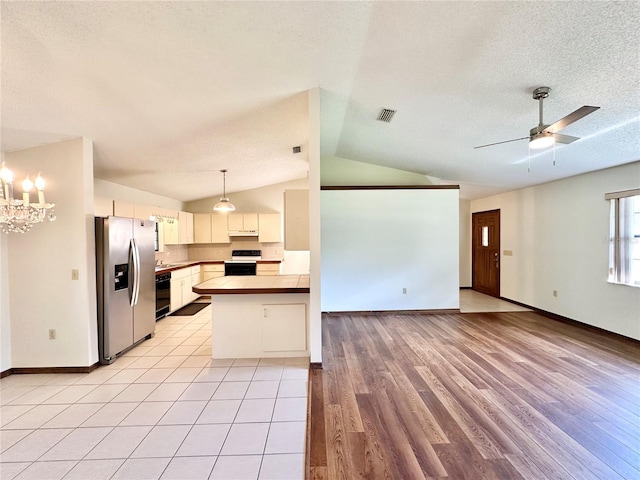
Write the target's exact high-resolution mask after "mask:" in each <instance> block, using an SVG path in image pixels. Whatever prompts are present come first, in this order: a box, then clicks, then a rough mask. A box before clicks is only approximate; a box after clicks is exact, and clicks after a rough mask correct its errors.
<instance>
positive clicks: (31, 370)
mask: <svg viewBox="0 0 640 480" xmlns="http://www.w3.org/2000/svg"><path fill="white" fill-rule="evenodd" d="M99 366H100V364H99V363H94V364H93V365H89V366H88V367H15V368H9V369H7V370H5V371H4V372H0V378H4V377H8V376H9V375H26V374H35V373H90V372H92V371H93V370H95V369H96V368H98V367H99Z"/></svg>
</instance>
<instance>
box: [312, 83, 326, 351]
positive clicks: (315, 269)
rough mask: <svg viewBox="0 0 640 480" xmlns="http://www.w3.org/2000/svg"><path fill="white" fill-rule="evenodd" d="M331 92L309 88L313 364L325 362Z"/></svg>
mask: <svg viewBox="0 0 640 480" xmlns="http://www.w3.org/2000/svg"><path fill="white" fill-rule="evenodd" d="M326 94H327V92H325V91H322V90H320V88H313V89H311V90H309V257H310V258H309V281H310V292H309V351H310V354H311V358H310V361H311V363H322V310H321V305H320V301H321V298H322V291H321V287H322V285H321V274H320V267H321V266H320V166H321V164H320V158H321V153H322V152H321V150H320V125H322V124H324V122H323V120H325V118H324V117H323V115H324V114H323V111H322V110H321V109H320V102H321V99H322V98H323V97H324V96H325V95H326Z"/></svg>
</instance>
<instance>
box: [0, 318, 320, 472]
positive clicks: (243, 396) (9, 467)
mask: <svg viewBox="0 0 640 480" xmlns="http://www.w3.org/2000/svg"><path fill="white" fill-rule="evenodd" d="M210 318H211V308H210V307H207V308H205V309H204V310H202V311H201V312H199V313H198V314H197V315H194V316H191V317H166V318H164V319H162V320H160V321H159V322H158V323H157V325H156V335H155V337H154V338H152V339H150V340H147V341H145V342H143V343H142V344H141V345H139V346H137V347H135V348H134V349H133V350H131V351H129V352H128V353H126V354H125V355H123V356H122V357H120V358H119V359H117V360H116V361H115V362H114V363H113V364H112V365H108V366H102V367H100V368H98V369H96V370H94V371H93V372H91V373H89V374H36V375H10V376H8V377H5V378H3V379H1V380H0V449H1V453H0V478H2V480H12V479H16V480H26V479H37V480H59V479H64V480H72V479H76V480H101V479H104V480H107V479H112V480H116V479H120V480H142V479H145V480H147V479H149V480H151V479H163V480H164V479H174V480H200V479H224V480H232V479H242V480H245V479H246V480H249V479H252V480H257V479H287V480H301V479H303V478H304V449H305V430H306V412H307V379H308V365H309V359H308V358H291V359H236V360H212V359H211V321H210Z"/></svg>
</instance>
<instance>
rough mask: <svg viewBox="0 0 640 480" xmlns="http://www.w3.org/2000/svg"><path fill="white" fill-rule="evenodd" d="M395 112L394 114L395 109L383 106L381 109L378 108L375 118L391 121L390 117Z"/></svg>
mask: <svg viewBox="0 0 640 480" xmlns="http://www.w3.org/2000/svg"><path fill="white" fill-rule="evenodd" d="M395 114H396V111H395V110H391V109H389V108H383V109H382V110H380V114H379V115H378V118H376V120H379V121H381V122H386V123H389V122H391V119H392V118H393V116H394V115H395Z"/></svg>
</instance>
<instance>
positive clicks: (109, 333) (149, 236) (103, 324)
mask: <svg viewBox="0 0 640 480" xmlns="http://www.w3.org/2000/svg"><path fill="white" fill-rule="evenodd" d="M95 222H96V272H97V282H96V283H97V291H98V292H97V293H98V351H99V353H100V363H102V364H110V363H113V362H114V361H115V359H116V357H117V355H118V354H120V353H122V352H123V351H125V350H127V349H128V348H129V347H131V346H132V345H135V344H136V343H138V342H140V341H141V340H143V339H145V338H146V337H150V336H152V335H153V333H154V332H155V328H156V316H155V314H156V299H155V295H156V294H155V255H154V240H155V225H154V222H151V221H149V220H139V219H133V218H121V217H107V218H96V219H95Z"/></svg>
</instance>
